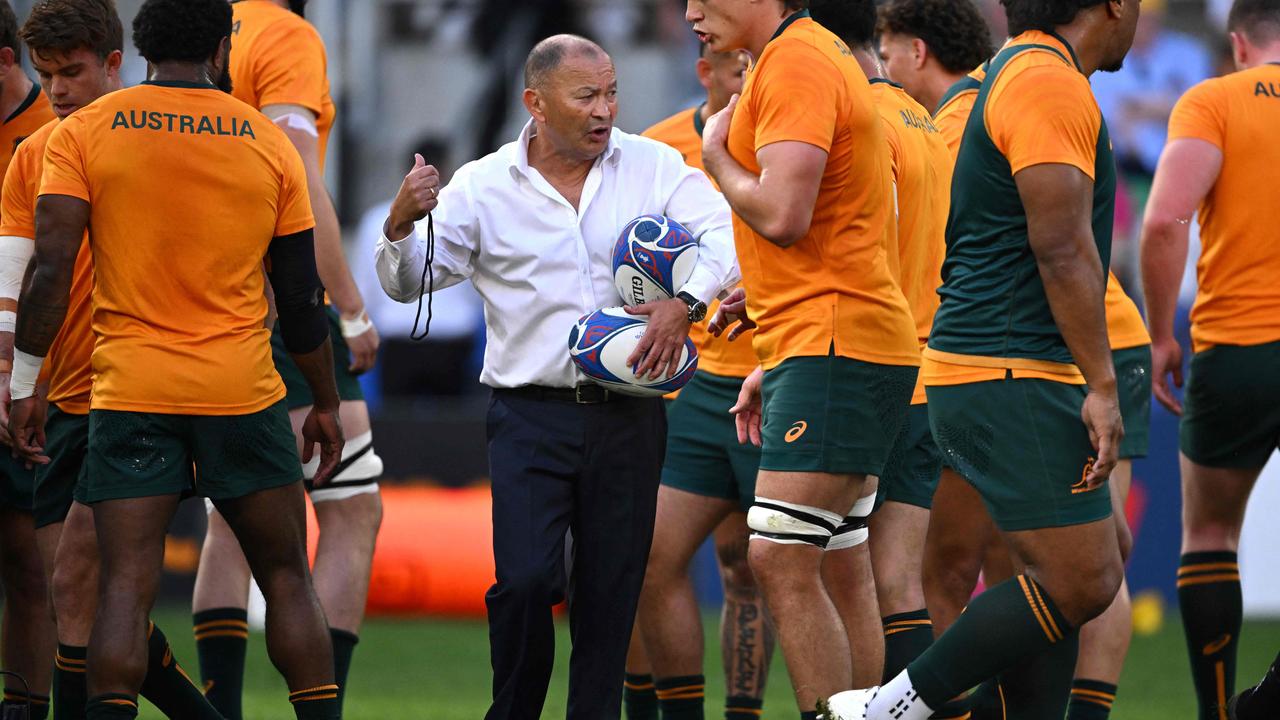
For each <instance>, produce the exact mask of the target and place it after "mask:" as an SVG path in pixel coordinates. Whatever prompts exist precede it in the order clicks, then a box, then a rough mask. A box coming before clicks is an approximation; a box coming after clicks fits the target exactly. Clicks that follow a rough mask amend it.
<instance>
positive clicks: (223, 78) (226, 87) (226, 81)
mask: <svg viewBox="0 0 1280 720" xmlns="http://www.w3.org/2000/svg"><path fill="white" fill-rule="evenodd" d="M217 85H218V89H219V90H221V91H222V92H224V93H227V94H230V93H231V63H227V64H226V65H223V66H222V74H221V75H219V76H218V82H217Z"/></svg>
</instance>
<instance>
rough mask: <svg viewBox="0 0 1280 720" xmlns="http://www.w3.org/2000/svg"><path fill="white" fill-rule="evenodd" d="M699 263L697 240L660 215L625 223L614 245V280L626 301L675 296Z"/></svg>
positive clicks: (639, 303)
mask: <svg viewBox="0 0 1280 720" xmlns="http://www.w3.org/2000/svg"><path fill="white" fill-rule="evenodd" d="M697 263H698V240H697V238H695V237H694V236H693V234H692V233H690V232H689V231H688V230H687V229H686V228H685V226H683V225H681V224H680V223H678V222H676V221H675V220H672V219H671V218H669V217H664V216H662V215H641V216H640V217H638V218H636V219H635V220H632V221H631V222H629V223H627V226H626V227H624V228H623V229H622V234H621V235H619V236H618V242H617V243H616V244H615V245H614V246H613V284H614V285H615V286H616V287H617V288H618V294H619V295H621V296H622V300H623V302H625V303H627V304H628V305H643V304H645V303H647V302H653V301H655V300H667V299H670V298H673V297H675V296H676V293H677V292H679V291H680V288H681V287H683V286H684V284H685V283H686V282H688V281H689V275H690V274H692V273H693V266H694V265H696V264H697Z"/></svg>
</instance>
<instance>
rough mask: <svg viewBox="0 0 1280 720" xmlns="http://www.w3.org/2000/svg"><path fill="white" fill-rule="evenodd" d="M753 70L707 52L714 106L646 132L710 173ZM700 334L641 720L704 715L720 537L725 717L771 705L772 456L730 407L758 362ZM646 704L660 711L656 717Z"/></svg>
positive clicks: (647, 585) (635, 717) (656, 580)
mask: <svg viewBox="0 0 1280 720" xmlns="http://www.w3.org/2000/svg"><path fill="white" fill-rule="evenodd" d="M746 69H747V58H746V55H745V53H742V52H741V51H730V52H721V53H715V52H710V51H709V50H708V49H707V46H706V45H702V46H701V53H700V57H699V58H698V63H697V73H698V81H699V82H701V83H702V86H703V87H704V88H706V91H707V99H706V101H705V102H703V103H701V104H700V105H698V106H696V107H692V108H689V109H687V110H683V111H681V112H679V113H676V114H675V115H673V116H671V117H669V118H667V119H666V120H663V121H661V122H659V123H658V124H656V125H654V126H653V127H651V128H649V129H648V130H645V131H644V135H645V136H646V137H650V138H653V139H654V140H658V141H660V142H664V143H666V144H668V145H670V146H672V147H674V148H675V149H676V150H679V151H680V154H681V155H682V156H683V157H684V159H685V162H686V163H688V164H690V165H692V166H693V167H696V168H699V169H703V165H702V128H703V126H704V125H705V123H706V121H707V118H709V117H711V116H712V115H714V114H715V113H717V112H719V111H720V110H721V109H722V108H724V107H725V105H727V104H728V103H729V98H730V97H732V96H733V95H734V94H736V93H739V92H741V91H742V79H743V75H744V74H745V72H746ZM714 309H715V308H714V306H713V307H712V311H714ZM689 337H690V338H692V339H693V341H694V344H695V345H697V347H698V372H697V373H696V374H695V375H694V376H693V379H692V380H690V381H689V384H688V385H686V386H685V387H684V388H683V389H682V390H681V391H680V393H679V395H678V397H677V398H675V399H674V400H672V402H671V403H670V404H669V405H668V407H667V452H666V460H665V462H664V463H663V467H662V484H661V486H660V487H659V488H658V512H657V520H656V523H655V526H654V535H653V546H652V548H651V549H650V551H649V563H648V566H647V568H646V570H645V580H644V589H643V590H642V591H641V594H640V606H639V613H638V615H637V629H638V633H637V634H638V635H642V636H643V642H636V641H635V640H633V642H632V646H633V651H632V653H631V654H630V656H629V657H628V675H627V678H626V686H625V687H624V690H623V699H624V703H625V705H626V708H627V717H628V719H629V720H643V719H644V718H656V717H657V714H656V712H657V710H658V706H660V708H661V711H662V717H663V718H702V716H703V688H704V686H705V676H704V675H703V656H702V652H703V642H702V614H701V611H700V610H699V608H698V603H697V598H695V597H694V592H693V583H692V581H691V579H690V577H689V563H690V562H691V561H692V559H693V555H694V553H695V552H697V550H698V547H699V546H700V545H701V544H702V542H703V541H704V540H706V538H707V536H708V535H713V536H714V538H715V548H716V558H717V560H718V561H719V565H720V581H721V584H722V586H723V588H724V608H723V610H722V613H721V617H720V639H721V652H722V657H723V664H724V673H725V687H726V693H725V694H726V697H725V710H724V713H725V718H727V719H728V720H754V718H757V717H759V715H760V712H761V711H762V708H763V707H764V686H765V678H766V675H767V673H768V671H769V662H770V660H771V658H772V649H773V644H774V637H773V627H772V624H771V623H770V622H769V621H768V620H767V618H766V615H765V610H764V601H763V599H762V598H761V597H760V590H759V588H758V587H757V586H756V582H755V578H754V576H753V575H752V574H751V568H750V567H749V566H748V565H747V537H748V535H749V532H750V531H749V530H748V529H747V518H746V512H747V510H749V509H750V508H751V503H752V502H753V501H754V499H755V484H756V473H757V472H758V470H759V465H760V453H759V450H757V449H756V448H755V446H753V445H750V444H748V445H739V444H738V442H737V432H736V430H735V429H734V423H733V416H731V415H729V414H728V413H726V412H725V410H726V409H727V408H729V407H731V406H733V404H734V402H735V401H736V400H737V397H738V390H739V389H740V388H741V387H742V381H743V380H744V379H745V378H746V377H747V376H748V375H750V374H751V371H752V370H754V369H755V367H756V364H757V361H756V357H755V353H753V352H752V350H751V342H750V334H749V333H748V334H747V335H746V336H745V337H739V338H737V339H736V340H737V341H736V342H732V343H731V342H729V341H728V340H727V339H726V338H717V337H713V336H712V335H711V334H710V333H709V332H708V331H707V329H706V328H705V327H704V326H702V325H701V324H699V323H695V324H694V325H693V326H692V327H691V328H690V330H689ZM646 656H647V660H648V662H649V664H650V666H651V668H652V675H650V674H648V672H640V670H642V668H641V667H640V666H639V663H638V662H637V661H638V660H639V659H640V658H641V657H646ZM646 689H647V693H646ZM646 694H648V695H654V696H656V697H655V700H656V703H654V702H649V703H646V702H645V700H644V695H646ZM646 707H648V708H652V709H650V710H648V711H647V712H646V711H645V710H644V708H646Z"/></svg>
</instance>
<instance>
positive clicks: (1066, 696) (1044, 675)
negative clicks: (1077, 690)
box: [1000, 632, 1080, 718]
mask: <svg viewBox="0 0 1280 720" xmlns="http://www.w3.org/2000/svg"><path fill="white" fill-rule="evenodd" d="M1079 651H1080V633H1079V632H1068V633H1067V635H1066V637H1065V638H1063V639H1062V640H1060V641H1058V642H1056V643H1054V644H1053V645H1051V646H1049V648H1048V649H1046V650H1045V651H1043V652H1041V653H1039V654H1038V655H1036V656H1034V657H1029V658H1026V659H1025V660H1023V661H1021V662H1018V663H1016V664H1015V665H1014V666H1013V667H1011V668H1009V669H1008V670H1005V671H1004V672H1003V673H1001V674H1000V687H1001V688H1003V689H1004V706H1005V713H1006V714H1007V715H1008V717H1013V718H1060V717H1063V716H1065V715H1066V714H1067V701H1069V700H1070V699H1071V680H1072V677H1073V676H1074V675H1075V671H1076V658H1077V657H1078V656H1079Z"/></svg>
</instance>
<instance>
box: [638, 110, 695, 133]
mask: <svg viewBox="0 0 1280 720" xmlns="http://www.w3.org/2000/svg"><path fill="white" fill-rule="evenodd" d="M698 108H699V106H697V105H695V106H693V107H691V108H686V109H684V110H681V111H680V112H678V113H676V114H675V115H672V116H671V117H668V118H665V119H663V120H659V121H658V122H656V123H654V124H653V125H650V126H649V127H648V128H646V129H645V131H644V132H642V133H640V134H641V135H642V136H644V137H647V138H651V139H653V140H662V139H663V138H669V137H671V136H673V135H677V134H683V133H684V132H685V131H688V132H693V114H694V113H696V112H698Z"/></svg>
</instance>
